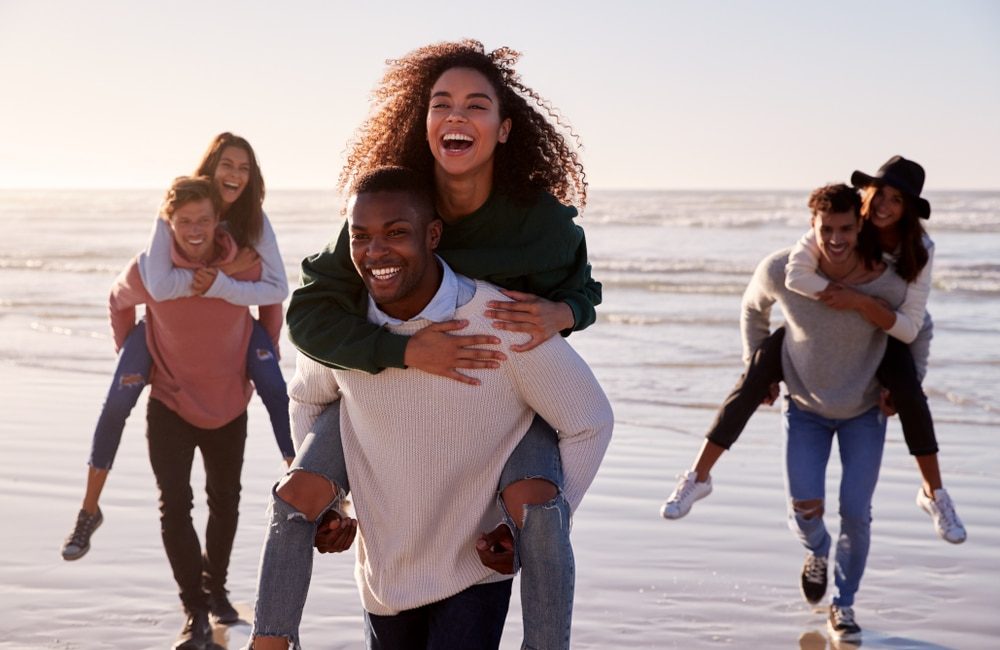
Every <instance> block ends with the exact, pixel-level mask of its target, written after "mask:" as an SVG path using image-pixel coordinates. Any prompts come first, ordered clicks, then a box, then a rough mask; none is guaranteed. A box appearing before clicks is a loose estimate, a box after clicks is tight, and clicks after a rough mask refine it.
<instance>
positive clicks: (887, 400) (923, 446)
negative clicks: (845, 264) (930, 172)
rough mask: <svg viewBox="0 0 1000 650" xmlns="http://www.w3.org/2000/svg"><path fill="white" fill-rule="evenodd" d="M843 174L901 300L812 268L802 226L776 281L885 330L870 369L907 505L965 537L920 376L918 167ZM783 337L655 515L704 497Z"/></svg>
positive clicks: (923, 236) (926, 265) (947, 534)
mask: <svg viewBox="0 0 1000 650" xmlns="http://www.w3.org/2000/svg"><path fill="white" fill-rule="evenodd" d="M851 183H852V185H854V186H855V187H857V188H859V189H860V190H861V191H862V216H863V217H864V219H865V221H864V225H863V227H862V235H861V237H860V238H859V240H860V242H861V243H860V244H859V245H868V246H871V247H873V248H877V249H879V250H878V251H876V252H879V253H881V255H882V256H883V257H884V258H885V259H886V261H888V262H890V263H891V264H892V265H893V267H894V269H895V271H896V273H897V274H899V275H900V277H902V278H903V279H904V280H906V281H907V282H908V283H909V284H908V288H907V295H906V300H905V301H904V303H903V304H902V305H901V306H900V308H899V310H898V311H895V312H894V311H893V310H891V309H889V308H888V307H886V306H885V305H883V304H881V303H879V302H878V301H876V300H875V299H873V298H871V297H870V296H867V295H865V294H862V293H860V292H857V291H854V290H852V289H850V288H848V287H844V286H841V285H837V284H835V283H832V282H830V281H829V280H828V279H827V278H824V277H821V276H819V275H817V273H816V265H817V260H818V255H819V250H818V248H817V245H816V241H815V238H814V237H813V236H812V235H811V233H807V234H806V235H805V236H803V238H802V239H801V240H800V241H799V242H798V244H797V245H796V246H795V248H793V250H792V253H791V256H790V258H789V265H788V269H787V274H788V275H787V278H786V285H787V287H788V288H789V289H791V290H793V291H796V292H798V293H801V294H803V295H806V296H809V297H813V298H817V299H819V300H822V301H823V302H824V303H825V304H826V305H828V306H830V307H832V308H834V309H854V310H856V311H858V312H859V313H860V314H861V315H862V316H864V317H865V318H867V319H868V320H869V321H871V322H872V323H873V324H875V325H877V326H878V327H881V328H882V329H884V330H886V332H887V333H888V334H889V335H890V338H889V345H888V346H887V348H886V353H885V357H884V358H883V360H882V363H881V365H880V367H879V372H878V378H879V381H881V382H882V384H883V386H884V387H885V390H884V391H883V401H884V410H885V411H886V413H887V414H892V413H895V412H897V411H898V412H899V416H900V422H901V423H902V426H903V435H904V438H905V439H906V444H907V447H908V448H909V451H910V453H911V454H912V455H913V456H914V457H915V458H916V460H917V466H918V468H919V469H920V473H921V476H922V478H923V485H922V486H921V489H920V491H919V492H918V493H917V505H919V506H920V507H921V508H922V509H923V510H924V511H926V512H927V513H928V514H929V515H930V516H931V518H932V519H933V521H934V527H935V529H936V530H937V533H938V534H939V535H940V536H941V537H942V538H943V539H945V540H946V541H949V542H952V543H954V544H959V543H961V542H963V541H965V537H966V533H965V528H964V526H963V525H962V522H961V520H960V519H959V517H958V514H957V513H956V512H955V508H954V504H953V503H952V502H951V498H950V496H949V495H948V493H947V491H946V490H945V489H944V488H943V486H942V481H941V473H940V469H939V467H938V460H937V452H938V447H937V441H936V438H935V435H934V424H933V420H932V418H931V413H930V409H929V407H928V405H927V398H926V396H925V395H924V392H923V388H922V387H921V384H920V382H921V380H922V378H923V375H924V373H925V372H926V360H927V353H928V351H929V347H930V339H931V335H932V333H933V322H932V321H931V318H930V315H929V314H927V297H928V295H929V293H930V288H931V266H932V262H933V256H934V243H933V242H932V241H931V239H930V238H929V237H928V236H927V233H926V232H925V230H924V228H923V225H922V223H921V219H929V218H930V213H931V207H930V203H928V201H927V200H926V199H924V198H921V196H920V193H921V191H922V190H923V185H924V170H923V167H921V166H920V165H918V164H917V163H915V162H913V161H911V160H907V159H905V158H903V157H902V156H893V157H892V158H890V159H889V160H888V161H887V162H886V163H885V164H884V165H882V167H880V168H879V170H878V172H877V173H876V174H875V175H874V176H871V175H868V174H865V173H863V172H860V171H855V172H854V174H852V175H851ZM783 337H784V330H783V329H778V330H777V331H775V333H774V334H773V335H772V336H771V337H769V338H768V339H767V340H766V341H765V342H764V344H762V345H761V347H760V348H758V350H757V352H756V353H755V355H754V357H753V358H752V359H751V361H750V363H749V364H748V366H747V369H746V372H745V373H744V375H743V376H742V377H741V378H740V380H739V381H738V382H737V384H736V386H735V387H734V389H733V391H732V392H731V393H730V395H729V396H728V397H727V399H726V401H725V402H724V403H723V405H722V407H721V408H720V409H719V413H718V416H717V417H716V420H715V422H714V423H713V425H712V427H711V428H710V429H709V432H708V434H707V435H706V438H707V439H706V441H705V443H704V444H703V446H702V449H701V452H700V453H699V455H698V458H697V459H696V461H695V464H694V466H693V467H692V469H691V470H690V471H688V472H686V473H685V474H684V475H682V476H681V479H680V481H679V483H678V485H677V487H676V488H675V489H674V491H673V493H672V494H671V495H670V497H669V498H668V499H667V501H666V502H665V503H664V504H663V508H662V509H661V514H662V515H663V517H664V518H667V519H678V518H680V517H683V516H684V515H685V514H687V512H688V511H689V510H690V509H691V506H692V505H693V503H694V502H695V501H696V500H698V499H700V498H703V497H705V496H708V494H709V493H710V492H711V491H712V484H711V477H710V475H709V472H710V470H711V468H712V467H713V466H714V465H715V462H716V461H717V460H718V459H719V457H720V456H721V455H722V452H724V451H725V450H727V449H729V447H730V445H732V443H733V442H735V440H736V439H737V438H738V437H739V435H740V433H741V432H742V431H743V427H744V426H745V425H746V422H747V420H749V419H750V416H751V415H752V414H753V412H754V411H755V410H756V408H757V406H758V405H759V404H761V403H767V404H771V403H772V402H773V401H774V399H775V398H776V397H777V394H778V389H777V382H778V381H779V380H780V379H781V342H782V338H783Z"/></svg>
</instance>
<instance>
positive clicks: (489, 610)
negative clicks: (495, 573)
mask: <svg viewBox="0 0 1000 650" xmlns="http://www.w3.org/2000/svg"><path fill="white" fill-rule="evenodd" d="M511 582H512V581H511V580H502V581H500V582H493V583H487V584H482V585H473V586H471V587H469V588H468V589H465V590H464V591H460V592H459V593H457V594H455V595H454V596H451V597H449V598H445V599H444V600H439V601H438V602H436V603H431V604H429V605H424V606H423V607H418V608H416V609H408V610H406V611H403V612H400V613H398V614H396V615H395V616H377V615H375V614H371V613H369V612H365V647H366V648H368V650H453V649H455V648H462V650H495V649H496V648H499V647H500V637H501V635H502V634H503V625H504V622H505V621H506V619H507V608H508V606H509V605H510V587H511Z"/></svg>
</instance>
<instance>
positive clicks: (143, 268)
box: [139, 215, 288, 306]
mask: <svg viewBox="0 0 1000 650" xmlns="http://www.w3.org/2000/svg"><path fill="white" fill-rule="evenodd" d="M172 242H173V236H172V235H171V234H170V225H169V224H167V222H166V221H164V220H163V219H160V218H159V217H157V219H156V220H155V223H154V224H153V231H152V233H150V238H149V244H148V246H147V249H146V254H145V255H144V256H142V264H141V265H140V267H139V272H140V274H141V275H142V282H143V284H144V285H145V286H146V290H147V291H149V294H150V295H151V296H152V297H153V299H154V300H157V301H159V302H162V301H164V300H172V299H174V298H186V297H189V296H191V295H193V292H192V291H191V282H192V280H193V279H194V273H193V272H192V271H191V270H190V269H181V268H177V267H176V266H174V265H173V263H172V262H171V260H170V250H171V246H172V245H173V244H172ZM254 250H256V251H257V254H258V255H259V256H260V261H261V276H260V280H258V281H255V282H249V281H243V280H234V279H233V278H231V277H229V276H228V275H226V274H225V273H223V272H221V271H220V272H219V273H218V274H217V275H216V276H215V282H213V283H212V286H211V287H209V288H208V291H206V292H205V294H204V296H205V297H206V298H220V299H222V300H225V301H226V302H228V303H232V304H234V305H241V306H250V305H277V304H281V303H282V302H283V301H284V300H285V298H287V297H288V276H287V275H286V274H285V264H284V262H282V260H281V252H280V251H279V250H278V239H277V237H275V234H274V229H273V228H272V227H271V222H270V220H269V219H268V218H267V215H264V228H263V232H262V233H261V238H260V241H258V242H257V243H256V244H254Z"/></svg>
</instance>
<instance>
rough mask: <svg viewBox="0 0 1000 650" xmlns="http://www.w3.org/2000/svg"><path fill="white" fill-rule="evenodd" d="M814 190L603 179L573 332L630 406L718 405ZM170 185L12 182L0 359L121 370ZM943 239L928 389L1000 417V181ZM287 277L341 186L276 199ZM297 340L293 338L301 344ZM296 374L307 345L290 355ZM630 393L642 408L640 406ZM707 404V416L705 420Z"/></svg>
mask: <svg viewBox="0 0 1000 650" xmlns="http://www.w3.org/2000/svg"><path fill="white" fill-rule="evenodd" d="M806 195H807V192H805V191H774V192H770V191H757V192H741V191H697V192H694V191H692V192H681V191H665V192H660V191H649V192H636V191H604V192H602V191H594V192H593V193H592V197H591V201H590V204H589V205H588V206H587V209H586V210H585V212H584V215H583V217H582V218H581V219H580V223H581V224H582V225H583V226H584V228H585V229H586V232H587V239H588V246H589V253H590V256H591V260H592V263H593V266H594V276H595V277H596V278H597V279H598V280H600V281H601V282H602V283H603V284H604V303H603V304H602V305H601V306H600V308H599V310H598V311H599V321H598V323H597V324H596V325H595V326H593V327H591V328H590V329H589V330H588V331H585V332H583V333H579V334H575V335H573V337H572V338H571V341H572V342H574V344H575V345H576V346H577V348H578V349H579V350H580V351H581V352H582V353H583V354H584V356H585V357H586V358H587V359H588V360H589V361H590V362H591V363H592V364H593V365H594V367H595V368H596V369H597V370H598V373H599V376H600V377H601V380H602V382H604V384H605V387H606V390H607V391H608V393H609V395H610V396H611V397H612V399H613V400H614V401H615V403H616V406H617V410H618V412H619V417H625V418H630V417H639V418H641V417H643V415H640V414H646V415H651V416H652V417H656V416H655V413H656V407H657V406H658V405H659V406H681V407H684V408H690V409H695V410H710V409H712V408H714V406H715V405H716V404H717V403H718V400H719V398H720V397H721V396H722V395H723V394H724V392H725V388H726V387H728V386H729V385H730V384H731V382H732V381H733V379H734V378H735V377H736V376H737V375H738V371H739V369H740V343H739V340H740V339H739V329H738V314H739V301H740V296H741V294H742V291H743V289H744V287H745V285H746V282H747V281H748V280H749V277H750V275H751V273H752V271H753V269H754V266H755V265H756V263H757V262H758V261H759V260H760V259H761V258H762V257H763V256H764V255H766V254H767V253H769V252H771V251H773V250H776V249H778V248H782V247H785V246H788V245H791V244H792V243H793V242H794V241H795V239H797V238H798V236H799V235H800V234H801V233H802V232H803V231H804V230H805V229H806V228H807V226H808V212H807V210H806V208H805V201H806ZM160 197H161V193H160V192H159V191H136V190H130V191H0V229H2V230H0V231H2V232H3V237H2V240H0V372H2V373H3V375H4V376H5V379H8V380H9V379H11V378H13V377H14V374H15V373H16V368H17V367H19V366H28V367H41V368H50V369H61V370H66V371H69V372H73V373H98V374H108V373H109V372H110V371H111V369H112V368H113V364H114V358H113V349H112V341H111V338H110V333H109V328H108V325H107V316H106V306H105V305H106V298H107V291H108V288H109V286H110V284H111V282H112V280H113V279H114V277H115V275H116V274H117V273H118V271H119V270H120V269H121V268H122V267H123V266H124V265H125V264H126V263H127V262H128V260H129V259H130V258H131V256H132V255H134V254H135V253H136V252H137V251H138V250H139V249H140V248H142V247H143V246H144V244H145V241H146V238H147V237H148V233H149V227H150V224H151V221H152V219H153V215H154V214H155V212H156V207H157V205H158V203H159V200H160ZM929 199H930V201H931V203H932V205H933V206H934V212H933V216H932V219H931V220H930V221H929V222H927V226H928V229H929V232H930V234H931V237H932V238H933V239H934V240H935V242H936V245H937V248H936V250H937V252H936V259H935V268H934V289H933V291H932V293H931V298H930V303H929V309H930V311H931V313H932V315H933V316H934V321H935V327H936V329H935V337H934V343H933V346H932V352H931V355H932V356H931V364H930V372H929V374H928V377H927V380H926V384H925V388H926V390H927V392H928V395H929V396H930V398H931V401H932V407H933V409H934V412H935V414H936V417H937V420H938V421H939V422H941V423H947V422H950V421H954V422H968V423H978V424H994V425H995V424H998V423H1000V395H998V393H1000V390H998V389H1000V327H998V325H997V322H998V319H1000V193H998V192H941V193H938V194H930V195H929ZM265 207H266V209H267V211H268V214H269V217H270V219H271V220H272V223H273V224H274V228H275V230H276V232H277V236H278V241H279V245H280V246H281V250H282V254H283V257H284V260H285V265H286V268H287V270H288V276H289V280H290V282H291V283H292V284H293V285H294V284H296V283H297V280H298V263H299V261H300V260H301V258H302V257H304V256H305V255H307V254H310V253H312V252H315V251H317V250H319V249H320V248H321V247H322V246H323V245H324V244H325V243H326V241H327V240H328V239H329V238H330V237H331V236H333V235H334V234H335V233H336V231H337V229H338V228H339V223H340V219H341V217H340V216H339V208H340V203H339V201H338V199H337V197H336V196H335V195H334V194H333V193H331V192H321V191H284V192H282V191H275V192H272V193H271V194H270V195H269V196H268V198H267V202H266V205H265ZM291 349H292V348H291V346H290V345H289V344H288V343H287V341H286V342H285V344H284V350H286V351H291ZM282 363H283V366H284V368H285V369H286V373H287V374H289V375H290V373H291V372H292V369H293V367H294V355H292V354H285V355H284V358H283V362H282ZM630 405H635V406H636V407H637V408H636V409H634V410H632V409H630V408H629V406H630ZM707 418H708V416H707V415H705V416H702V419H707Z"/></svg>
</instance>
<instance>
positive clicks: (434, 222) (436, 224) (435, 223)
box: [427, 218, 444, 251]
mask: <svg viewBox="0 0 1000 650" xmlns="http://www.w3.org/2000/svg"><path fill="white" fill-rule="evenodd" d="M443 226H444V223H443V222H442V221H441V220H440V219H438V218H434V219H431V222H430V223H429V224H427V243H428V245H430V247H431V250H432V251H433V250H437V247H438V244H440V243H441V229H442V227H443Z"/></svg>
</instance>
